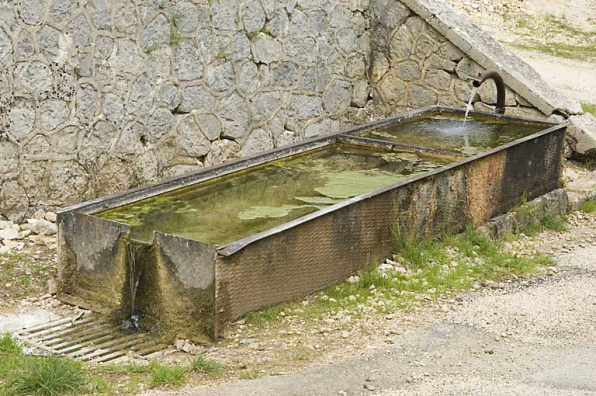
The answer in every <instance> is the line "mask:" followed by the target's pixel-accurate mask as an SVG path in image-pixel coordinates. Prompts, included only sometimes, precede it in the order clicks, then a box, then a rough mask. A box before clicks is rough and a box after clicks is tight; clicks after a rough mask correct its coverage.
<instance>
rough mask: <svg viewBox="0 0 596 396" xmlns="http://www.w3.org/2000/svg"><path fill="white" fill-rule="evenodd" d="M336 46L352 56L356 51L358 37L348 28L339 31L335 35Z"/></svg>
mask: <svg viewBox="0 0 596 396" xmlns="http://www.w3.org/2000/svg"><path fill="white" fill-rule="evenodd" d="M335 39H336V40H337V45H338V47H339V48H341V49H342V50H343V51H344V52H345V53H347V54H353V53H354V52H356V50H357V49H358V36H357V35H356V32H354V31H353V30H352V29H350V28H342V29H339V30H338V31H337V32H336V33H335Z"/></svg>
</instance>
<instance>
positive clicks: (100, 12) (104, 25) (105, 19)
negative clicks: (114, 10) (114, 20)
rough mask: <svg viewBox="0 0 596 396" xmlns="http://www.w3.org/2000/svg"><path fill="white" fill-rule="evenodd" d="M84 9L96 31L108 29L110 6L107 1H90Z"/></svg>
mask: <svg viewBox="0 0 596 396" xmlns="http://www.w3.org/2000/svg"><path fill="white" fill-rule="evenodd" d="M85 9H86V10H87V15H89V18H90V19H91V22H92V23H93V25H94V26H95V28H96V29H99V30H103V29H109V27H110V5H109V3H108V0H90V1H89V3H88V4H87V7H86V8H85Z"/></svg>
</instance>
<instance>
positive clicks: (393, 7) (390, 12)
mask: <svg viewBox="0 0 596 396" xmlns="http://www.w3.org/2000/svg"><path fill="white" fill-rule="evenodd" d="M381 7H382V6H381ZM378 12H379V14H378V17H379V19H380V21H381V23H382V24H383V25H384V26H385V27H387V28H388V29H389V30H392V29H394V28H396V27H397V26H399V25H401V24H402V23H403V22H404V21H405V20H406V19H407V18H408V16H409V15H410V9H409V8H408V7H406V6H405V5H404V4H402V3H401V2H400V1H397V0H394V1H389V2H387V5H386V6H384V7H382V8H380V9H379V11H378Z"/></svg>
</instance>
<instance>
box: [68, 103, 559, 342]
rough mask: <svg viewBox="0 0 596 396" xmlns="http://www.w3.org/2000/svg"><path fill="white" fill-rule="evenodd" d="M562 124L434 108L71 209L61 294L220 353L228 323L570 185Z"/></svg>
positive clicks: (295, 297)
mask: <svg viewBox="0 0 596 396" xmlns="http://www.w3.org/2000/svg"><path fill="white" fill-rule="evenodd" d="M566 127H567V125H566V124H558V125H557V124H551V123H547V122H538V121H535V120H528V119H522V118H516V117H508V116H502V115H490V114H483V113H476V112H472V113H471V115H470V119H468V120H467V121H466V122H464V112H463V111H461V110H456V109H448V108H441V107H429V108H425V109H421V110H418V111H414V112H410V113H407V114H404V115H400V116H396V117H392V118H388V119H385V120H382V121H378V122H374V123H372V124H368V125H364V126H359V127H356V128H352V129H349V130H346V131H343V132H340V133H336V134H332V135H329V136H325V137H322V138H317V139H313V140H309V141H305V142H302V143H299V144H295V145H292V146H287V147H282V148H278V149H275V150H272V151H268V152H265V153H262V154H258V155H255V156H252V157H248V158H242V159H238V160H236V161H232V162H229V163H225V164H222V165H218V166H214V167H211V168H207V169H204V170H202V171H199V172H196V173H193V174H188V175H184V176H179V177H175V178H170V179H167V180H163V181H160V182H158V183H155V184H152V185H146V186H141V187H138V188H135V189H133V190H130V191H127V192H124V193H121V194H115V195H111V196H108V197H103V198H99V199H96V200H92V201H88V202H84V203H82V204H79V205H75V206H71V207H68V208H65V209H63V210H61V211H59V213H58V223H59V262H60V276H59V278H60V281H59V297H60V298H61V299H62V300H63V301H66V302H70V303H74V304H77V305H79V306H82V307H86V308H90V309H93V310H96V311H99V312H103V313H105V314H106V315H109V316H110V317H111V318H112V319H113V320H115V321H123V320H126V319H129V318H131V316H132V317H133V319H134V321H135V322H136V320H137V318H139V321H140V326H141V328H143V329H145V330H150V331H158V332H161V334H167V335H168V336H169V337H172V338H173V337H175V336H178V337H186V338H190V339H193V340H195V341H205V342H209V341H213V340H216V339H217V338H218V337H219V336H220V335H221V334H222V330H223V328H224V326H225V325H226V323H229V322H230V321H232V320H235V319H237V318H239V317H241V316H242V315H244V314H246V313H248V312H251V311H255V310H258V309H261V308H264V307H267V306H271V305H274V304H277V303H281V302H284V301H290V300H294V299H297V298H300V297H302V296H304V295H307V294H309V293H312V292H314V291H316V290H320V289H322V288H325V287H328V286H330V285H333V284H334V283H337V282H340V281H342V280H344V279H345V278H347V277H348V276H350V275H351V274H354V273H355V272H357V271H358V270H359V269H361V268H362V267H363V266H365V265H366V264H367V263H370V262H371V261H372V260H375V259H381V258H384V257H387V256H388V255H389V254H390V252H391V245H392V237H393V232H392V229H393V228H394V227H395V226H396V224H399V226H400V229H401V230H407V232H408V233H410V234H412V235H416V236H422V235H432V236H440V235H443V234H446V233H454V232H457V231H459V230H461V229H462V228H463V227H464V226H465V225H466V224H470V223H471V224H475V225H479V224H481V223H484V222H486V221H487V220H489V219H490V218H492V217H494V216H496V215H499V214H502V213H504V212H505V211H507V210H508V209H510V208H511V207H512V206H514V205H515V204H517V203H518V202H519V201H520V200H521V199H522V197H525V198H526V199H533V198H535V197H537V196H539V195H542V194H544V193H547V192H549V191H551V190H554V189H556V188H559V187H560V186H561V177H560V173H561V162H562V151H563V144H564V136H565V129H566Z"/></svg>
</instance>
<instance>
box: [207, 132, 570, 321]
mask: <svg viewBox="0 0 596 396" xmlns="http://www.w3.org/2000/svg"><path fill="white" fill-rule="evenodd" d="M562 136H563V135H562V134H561V133H560V132H556V134H549V135H544V136H541V137H538V138H535V139H531V140H529V141H528V142H524V143H522V144H520V145H514V146H512V147H509V148H507V149H504V150H501V151H496V152H494V153H492V154H490V155H488V156H484V157H480V158H478V159H476V160H474V161H471V162H467V163H463V164H461V165H458V166H455V167H451V168H448V169H446V170H445V171H443V172H440V173H437V174H434V175H430V176H428V177H425V178H423V179H418V180H414V181H413V182H411V183H409V184H405V185H401V186H398V187H396V188H394V189H390V190H387V191H385V192H383V193H380V194H377V195H373V196H370V197H368V198H366V199H363V200H360V201H356V202H354V203H352V204H350V205H347V206H345V207H342V208H339V209H337V210H335V211H333V212H330V213H328V214H325V215H322V216H320V217H317V218H314V219H312V220H310V221H307V222H304V223H300V224H297V225H295V226H294V227H291V228H289V229H286V230H284V231H281V232H279V233H276V234H272V235H270V236H267V237H265V238H263V239H260V240H257V241H256V242H254V243H251V244H249V245H247V246H246V247H244V248H243V249H241V250H239V251H238V252H236V253H234V254H232V255H230V256H219V257H218V259H217V274H218V276H217V283H218V284H217V312H218V322H219V323H220V324H222V325H223V324H225V323H226V322H228V321H230V320H233V319H236V318H238V317H240V316H242V315H244V314H246V313H247V312H250V311H254V310H257V309H260V308H264V307H267V306H270V305H274V304H277V303H281V302H284V301H290V300H294V299H297V298H300V297H302V296H304V295H307V294H309V293H312V292H314V291H316V290H320V289H323V288H325V287H327V286H330V285H332V284H334V283H337V282H340V281H342V280H344V279H345V278H346V277H348V276H349V275H351V274H353V273H355V272H356V271H358V270H359V269H361V268H362V267H364V266H365V265H366V264H367V263H371V262H373V261H374V260H375V259H380V258H384V257H387V256H389V254H390V253H391V243H392V239H393V238H394V235H397V236H398V235H399V232H407V233H408V234H409V235H410V236H412V237H416V238H422V237H427V236H428V237H439V236H442V235H445V234H449V233H454V232H458V231H460V230H462V229H463V228H464V227H465V226H466V225H467V224H474V225H480V224H483V223H485V222H486V221H488V220H489V219H490V218H492V217H494V216H495V215H498V214H501V213H503V211H504V210H507V209H509V208H510V207H511V206H512V205H513V204H515V203H517V202H519V201H520V200H521V199H522V197H523V194H524V191H525V189H516V190H511V191H507V189H508V188H509V184H510V183H513V184H514V185H516V184H521V185H524V184H526V183H528V184H529V185H530V186H531V191H528V193H532V194H535V193H537V192H539V193H545V192H547V191H550V190H552V189H555V188H556V187H557V185H558V180H559V179H558V172H559V169H558V168H559V167H560V162H559V161H558V160H557V158H560V155H561V146H560V144H559V142H560V141H561V138H562ZM532 148H534V149H536V150H546V151H542V152H538V153H534V154H532V155H528V153H527V151H528V150H530V149H532ZM523 156H526V158H536V159H540V161H539V163H540V164H542V165H541V166H539V167H538V168H536V167H535V165H534V164H535V163H536V162H526V163H521V165H519V166H520V167H521V168H522V169H523V170H524V171H523V172H521V173H519V172H518V173H517V174H515V175H514V176H510V175H508V174H507V172H509V171H510V167H511V166H513V165H511V164H512V163H516V162H517V161H520V160H519V158H521V157H523ZM546 168H548V172H546V173H547V174H546V175H544V176H538V177H537V176H532V172H535V171H545V170H546ZM532 178H533V179H532ZM397 224H399V227H396V225H397ZM396 231H397V232H396Z"/></svg>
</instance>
